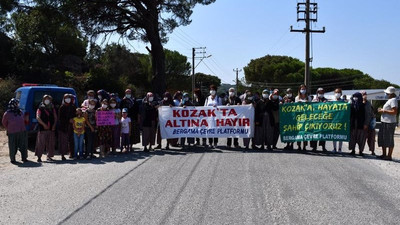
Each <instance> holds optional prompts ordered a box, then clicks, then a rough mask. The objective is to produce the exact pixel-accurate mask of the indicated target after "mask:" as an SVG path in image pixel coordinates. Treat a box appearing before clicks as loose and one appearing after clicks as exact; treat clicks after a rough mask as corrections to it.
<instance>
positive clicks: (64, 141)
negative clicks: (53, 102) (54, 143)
mask: <svg viewBox="0 0 400 225" xmlns="http://www.w3.org/2000/svg"><path fill="white" fill-rule="evenodd" d="M75 113H76V106H75V104H73V103H72V96H71V95H70V94H65V95H64V98H63V101H62V104H61V106H60V108H59V109H58V118H59V120H58V130H57V131H58V151H59V152H60V155H61V160H66V158H65V156H64V155H66V154H68V152H69V157H70V158H72V157H73V155H74V139H73V129H72V124H71V122H70V121H71V119H72V118H74V117H75Z"/></svg>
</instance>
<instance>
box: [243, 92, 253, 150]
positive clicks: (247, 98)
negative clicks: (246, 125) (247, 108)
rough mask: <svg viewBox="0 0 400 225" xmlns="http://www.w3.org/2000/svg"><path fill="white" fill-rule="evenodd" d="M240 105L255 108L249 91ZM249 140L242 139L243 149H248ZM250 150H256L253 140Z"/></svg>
mask: <svg viewBox="0 0 400 225" xmlns="http://www.w3.org/2000/svg"><path fill="white" fill-rule="evenodd" d="M242 105H252V106H253V107H254V106H255V102H254V96H253V93H252V92H251V91H247V92H246V93H245V96H244V100H243V101H242ZM250 140H251V138H243V145H244V147H245V149H249V146H250ZM252 148H253V149H256V146H255V144H254V140H253V142H252Z"/></svg>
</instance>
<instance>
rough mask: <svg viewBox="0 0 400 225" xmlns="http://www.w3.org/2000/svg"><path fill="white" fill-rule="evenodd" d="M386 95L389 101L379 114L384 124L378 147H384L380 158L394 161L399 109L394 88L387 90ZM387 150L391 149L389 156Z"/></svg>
mask: <svg viewBox="0 0 400 225" xmlns="http://www.w3.org/2000/svg"><path fill="white" fill-rule="evenodd" d="M385 95H386V97H387V98H388V99H389V100H388V101H387V102H386V103H385V104H384V105H383V108H379V109H378V113H381V123H382V124H381V127H380V129H379V132H378V146H379V147H382V156H381V157H380V158H382V159H386V160H392V153H393V149H394V132H395V129H396V125H397V120H396V116H397V112H398V109H399V107H398V100H397V96H396V89H395V88H394V87H392V86H390V87H388V88H386V90H385ZM387 148H389V152H388V155H386V149H387Z"/></svg>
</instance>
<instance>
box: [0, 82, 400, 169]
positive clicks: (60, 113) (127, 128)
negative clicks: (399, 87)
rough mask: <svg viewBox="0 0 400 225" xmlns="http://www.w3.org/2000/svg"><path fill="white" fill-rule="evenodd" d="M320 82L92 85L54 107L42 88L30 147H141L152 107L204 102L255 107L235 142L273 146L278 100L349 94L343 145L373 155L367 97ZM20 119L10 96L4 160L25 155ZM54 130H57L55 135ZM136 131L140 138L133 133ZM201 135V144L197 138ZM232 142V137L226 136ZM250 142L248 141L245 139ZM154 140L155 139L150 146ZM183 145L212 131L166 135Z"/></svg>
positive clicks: (38, 151)
mask: <svg viewBox="0 0 400 225" xmlns="http://www.w3.org/2000/svg"><path fill="white" fill-rule="evenodd" d="M385 93H386V94H387V96H388V101H387V102H386V103H385V105H384V106H383V108H379V109H378V110H377V112H378V113H380V114H381V122H382V126H381V128H380V130H379V133H378V146H380V147H382V152H383V154H382V156H380V157H382V158H383V159H389V160H391V158H392V153H393V148H394V131H395V128H396V126H397V122H396V116H397V112H398V101H397V98H396V97H397V96H396V89H395V88H394V87H388V88H387V89H386V90H385ZM324 94H325V92H324V89H323V88H318V89H317V92H316V95H315V96H314V97H312V96H311V95H309V94H308V93H307V87H306V86H305V85H300V87H299V88H298V91H297V95H296V96H295V93H294V92H293V90H292V89H290V88H288V89H287V90H286V91H285V93H284V95H283V94H282V95H281V93H280V91H279V90H278V89H273V90H268V89H265V90H263V91H262V92H261V94H259V93H252V92H251V91H249V90H246V91H245V93H244V94H242V95H238V94H237V92H236V90H235V89H233V88H230V89H229V91H228V94H227V95H226V96H218V95H217V87H216V86H215V85H211V86H210V88H209V95H208V96H204V97H203V95H202V92H201V90H200V89H195V90H194V95H193V96H194V98H190V95H189V94H188V93H182V92H180V91H177V92H175V93H174V94H173V95H172V94H171V93H169V92H165V93H164V95H163V97H162V99H156V97H155V95H154V94H153V93H151V92H148V93H147V94H146V96H145V97H144V98H143V99H142V101H141V102H140V101H138V100H137V99H136V98H135V97H134V96H133V94H132V91H131V90H130V89H127V90H126V91H125V96H124V97H123V98H122V99H118V98H115V97H111V96H110V95H109V94H108V93H107V92H106V91H104V90H100V91H98V92H95V91H93V90H89V91H88V92H87V98H86V99H85V100H84V101H83V102H82V104H81V105H80V107H78V108H77V107H76V105H77V104H76V103H75V99H76V97H75V96H72V95H70V94H65V95H64V98H63V100H62V104H61V106H60V107H59V109H58V110H56V109H55V107H54V104H53V103H52V101H53V98H52V96H50V95H44V96H43V99H42V102H41V103H40V105H39V107H38V109H37V112H36V119H37V121H38V135H37V140H36V146H35V156H36V157H37V161H38V162H41V161H42V156H43V154H44V153H45V152H46V153H47V160H48V161H52V160H53V157H54V153H55V146H56V137H57V138H58V140H57V143H58V150H59V153H60V155H61V159H62V160H66V156H68V155H69V158H75V159H81V158H86V159H91V158H94V157H95V155H94V154H95V153H97V150H96V149H99V157H106V156H107V155H108V154H109V153H115V152H116V151H117V150H119V151H120V152H122V153H124V152H130V151H133V148H132V145H134V144H137V143H140V141H141V142H142V146H143V151H146V152H148V151H152V150H154V149H161V148H163V146H162V144H161V143H162V138H161V135H160V129H159V123H158V110H157V109H158V107H160V106H168V107H188V106H212V107H218V106H222V105H226V106H235V105H253V107H254V108H255V117H254V121H255V124H254V126H255V129H254V130H255V134H254V137H253V138H243V140H242V142H243V147H244V148H246V149H249V148H250V147H251V148H252V149H268V150H273V149H277V143H278V140H279V135H280V130H279V107H280V105H281V104H290V103H293V102H326V101H350V102H351V119H350V124H351V129H350V131H351V138H350V143H349V149H350V150H351V154H355V150H356V146H357V145H358V149H359V153H360V155H362V154H363V151H364V148H365V145H366V143H367V144H368V146H369V150H370V151H371V152H372V154H373V155H374V154H375V151H374V150H375V123H376V120H375V118H376V117H375V114H374V110H373V108H372V105H371V103H370V102H369V101H368V100H367V93H366V92H365V91H364V92H357V93H354V94H353V95H352V96H351V98H350V99H349V100H347V99H346V97H345V96H343V95H342V90H341V89H340V88H337V89H336V90H335V95H334V99H331V100H328V99H327V98H326V97H325V96H324ZM102 111H112V112H113V116H114V119H113V122H112V124H109V125H104V126H98V125H97V124H96V122H97V118H98V117H99V116H100V114H102ZM26 122H27V121H26V118H25V117H24V116H23V113H22V111H21V109H19V106H18V100H17V99H15V98H13V99H11V100H10V102H9V104H8V107H7V111H6V112H5V113H4V115H3V119H2V123H3V126H4V127H5V128H6V130H7V135H8V140H9V149H10V160H11V162H12V163H15V162H16V159H15V155H16V153H17V150H20V151H21V156H22V161H24V162H25V161H27V133H26V129H25V123H26ZM56 132H57V135H56ZM140 136H142V138H140ZM200 142H201V143H200ZM232 142H233V143H232ZM250 143H251V145H250ZM156 144H157V146H156ZM232 144H233V147H234V148H240V145H239V139H238V138H228V139H227V146H226V147H227V148H228V149H229V148H231V147H232ZM342 144H343V143H342V142H340V141H339V142H333V152H337V151H338V152H341V151H342ZM191 145H198V146H200V145H202V146H204V147H209V148H215V147H217V146H218V138H208V139H207V138H202V140H200V138H190V137H189V138H180V139H167V141H166V146H165V147H164V148H165V149H169V148H170V146H172V147H181V148H186V147H188V146H191ZM307 145H308V143H307V142H297V149H298V150H299V151H305V150H307V149H306V146H307ZM318 145H319V146H321V147H322V151H327V149H326V143H325V141H319V142H317V141H311V142H310V146H311V148H312V151H316V150H317V146H318ZM285 149H287V150H293V149H294V143H293V142H288V143H287V144H286V146H285Z"/></svg>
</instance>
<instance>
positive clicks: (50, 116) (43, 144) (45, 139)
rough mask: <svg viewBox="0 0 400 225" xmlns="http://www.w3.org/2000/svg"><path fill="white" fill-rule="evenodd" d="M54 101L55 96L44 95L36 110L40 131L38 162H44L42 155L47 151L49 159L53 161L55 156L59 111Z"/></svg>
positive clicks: (37, 142) (37, 146) (37, 150)
mask: <svg viewBox="0 0 400 225" xmlns="http://www.w3.org/2000/svg"><path fill="white" fill-rule="evenodd" d="M52 101H53V98H52V97H51V96H50V95H44V96H43V99H42V102H41V103H40V105H39V108H38V110H37V111H36V119H37V121H38V123H39V132H38V135H37V141H36V147H35V155H36V156H37V157H38V159H37V161H38V162H42V155H43V153H44V152H45V151H47V160H48V161H52V160H53V159H52V157H54V148H55V130H56V125H57V113H56V110H55V108H54V106H53V103H52Z"/></svg>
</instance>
